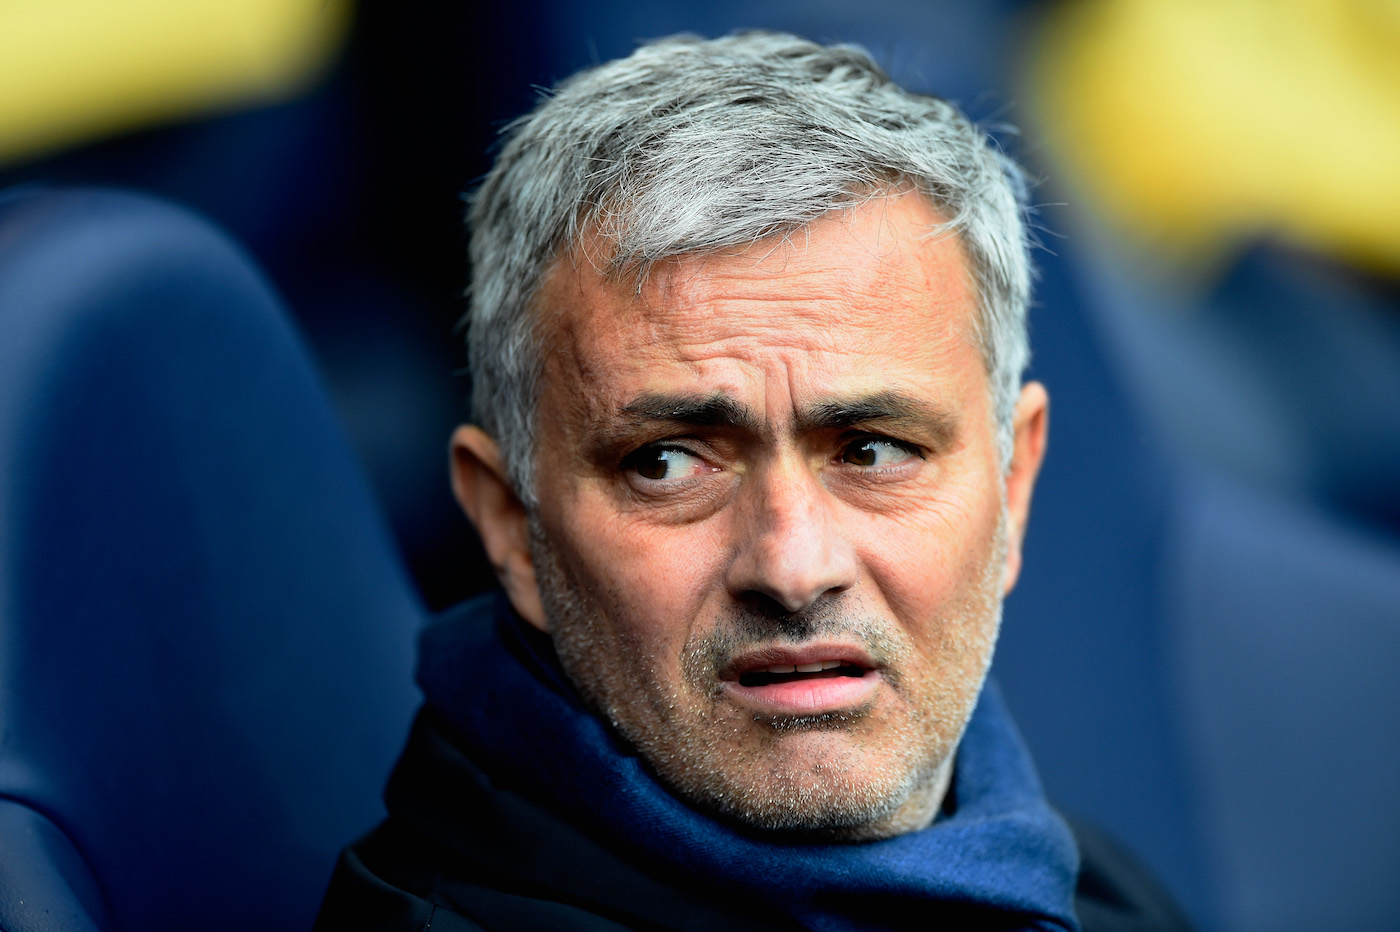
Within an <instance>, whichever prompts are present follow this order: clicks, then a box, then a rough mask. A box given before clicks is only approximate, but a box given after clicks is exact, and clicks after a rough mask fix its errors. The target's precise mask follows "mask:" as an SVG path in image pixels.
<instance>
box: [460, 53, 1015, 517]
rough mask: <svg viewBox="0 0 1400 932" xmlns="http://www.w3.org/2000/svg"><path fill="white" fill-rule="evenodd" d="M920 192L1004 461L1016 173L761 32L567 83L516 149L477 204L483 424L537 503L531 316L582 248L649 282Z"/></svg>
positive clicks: (875, 72)
mask: <svg viewBox="0 0 1400 932" xmlns="http://www.w3.org/2000/svg"><path fill="white" fill-rule="evenodd" d="M899 185H910V186H913V187H914V188H916V189H917V190H918V191H920V192H921V193H922V194H923V195H924V196H925V197H927V198H928V199H929V201H930V202H931V203H932V204H933V205H934V207H936V208H937V209H938V210H939V212H940V214H941V215H942V216H943V218H944V219H945V223H943V224H940V225H939V227H938V228H935V230H933V231H930V232H939V231H950V232H956V233H957V234H959V235H960V236H961V237H962V243H963V245H964V248H965V249H966V251H967V255H968V258H969V261H970V264H971V267H972V273H973V277H974V285H975V287H976V289H977V294H978V299H979V305H980V306H979V315H978V318H977V320H976V322H975V326H976V339H977V342H978V346H979V349H980V350H981V353H982V357H983V360H984V363H985V365H986V368H987V373H988V376H989V379H990V383H991V387H992V388H991V390H992V395H993V398H992V401H993V410H994V413H995V417H996V421H997V428H998V442H999V447H1000V453H1001V457H1002V461H1003V466H1005V465H1006V464H1007V463H1009V461H1010V453H1011V441H1012V428H1011V425H1012V417H1013V413H1014V410H1015V405H1016V399H1017V397H1018V395H1019V393H1020V385H1021V374H1022V372H1023V371H1024V369H1025V367H1026V364H1027V361H1028V358H1029V349H1028V341H1027V335H1026V306H1027V303H1028V300H1029V292H1030V272H1029V261H1028V258H1027V243H1026V234H1025V228H1024V225H1023V222H1022V212H1023V210H1024V204H1025V182H1024V178H1023V175H1022V174H1021V172H1020V170H1019V169H1018V168H1017V167H1016V165H1015V163H1013V162H1012V161H1011V160H1010V159H1009V158H1008V157H1007V156H1005V155H1004V154H1003V153H1002V152H1001V151H1000V149H998V148H997V147H996V145H995V144H994V143H993V142H991V141H990V140H989V139H988V137H987V136H986V135H985V134H984V133H983V132H982V131H981V130H979V129H978V128H977V127H975V126H974V125H973V124H972V123H971V122H970V121H969V120H968V119H967V118H966V117H965V116H963V115H962V114H961V113H960V112H959V111H958V110H957V108H956V107H954V106H953V105H952V104H950V103H948V102H946V101H944V100H941V99H939V98H936V97H930V96H927V95H923V94H913V93H910V92H908V91H905V90H903V89H902V88H900V87H899V86H897V85H896V84H894V83H893V82H892V81H891V80H890V79H889V77H888V76H886V75H885V73H884V72H883V71H882V70H881V69H880V67H879V66H878V65H876V64H875V62H874V61H873V60H871V58H870V56H869V55H868V54H867V53H866V52H865V51H863V50H862V49H859V48H856V47H853V46H847V45H836V46H821V45H817V44H815V43H813V42H809V41H807V40H805V39H800V38H798V37H796V36H791V35H785V34H780V33H770V32H750V33H743V34H737V35H732V36H729V37H726V38H722V39H714V40H708V41H707V40H703V39H699V38H696V37H692V36H677V37H673V38H669V39H662V40H660V41H656V42H652V43H649V44H646V45H643V46H642V47H641V48H639V49H637V50H636V51H635V52H634V53H633V54H632V55H630V56H629V57H627V58H623V59H619V60H617V61H612V62H608V63H607V64H604V65H600V66H598V67H595V68H591V69H588V70H585V71H581V72H579V73H578V74H575V75H574V76H573V77H571V78H568V79H567V80H565V81H564V82H562V83H561V84H559V86H558V87H557V88H556V89H555V90H554V92H553V94H552V95H550V96H547V97H545V98H544V99H543V100H542V101H541V102H540V103H539V105H538V106H536V107H535V109H534V110H533V111H532V112H531V113H529V114H528V115H526V116H524V117H522V118H521V119H519V120H517V121H516V122H515V123H513V124H511V125H510V126H509V127H507V129H506V130H505V143H504V145H503V147H502V149H501V152H500V155H499V157H498V158H497V159H496V164H495V167H494V168H493V169H492V170H491V172H490V174H488V175H487V177H486V179H485V181H484V182H483V183H482V185H481V188H480V189H479V191H478V192H477V193H476V195H475V197H474V198H473V199H472V202H471V208H470V211H469V215H468V223H469V226H470V228H471V232H472V238H471V266H472V289H471V303H470V307H469V309H468V311H467V315H466V318H465V323H466V326H467V342H468V364H469V366H470V369H471V373H472V379H473V385H472V413H473V416H474V418H475V420H476V423H477V424H478V425H480V426H481V428H482V429H483V430H485V431H486V432H487V433H489V434H491V435H492V437H494V438H495V440H496V442H497V443H498V444H499V445H500V448H501V454H502V457H503V459H504V462H505V467H506V470H507V472H508V474H509V477H510V479H511V482H512V484H513V485H514V487H515V489H516V491H517V493H518V494H519V495H520V497H521V499H522V500H523V501H524V502H525V503H526V504H527V505H529V506H533V505H534V504H535V496H534V492H535V490H534V482H533V467H534V456H533V446H534V443H533V440H534V422H535V408H536V399H537V391H538V382H539V376H540V372H541V370H542V368H543V364H544V360H543V357H542V352H541V349H540V339H539V336H538V334H537V327H536V322H537V320H538V319H539V315H538V314H537V313H536V312H535V309H534V308H533V304H534V302H535V299H536V297H537V295H538V292H539V289H540V287H541V285H542V283H543V280H544V278H545V276H546V275H547V273H548V270H549V268H550V266H551V264H552V263H553V261H554V260H555V258H556V257H557V256H559V255H561V254H562V253H564V252H567V251H568V250H569V249H571V248H573V247H574V246H575V245H577V244H578V242H579V239H580V237H581V236H583V235H585V234H591V235H596V236H599V237H602V241H603V242H604V243H605V244H606V249H607V253H608V254H607V256H606V264H607V268H606V269H600V271H606V272H608V273H610V274H614V275H622V274H631V275H636V276H638V278H637V280H638V282H639V283H640V282H641V281H642V280H643V279H644V278H645V276H646V273H647V271H648V270H649V269H650V268H651V267H652V265H654V264H655V263H657V262H659V261H661V260H664V259H668V258H672V257H676V256H680V255H683V254H687V253H703V252H707V251H713V250H718V249H723V248H727V247H734V246H744V245H748V244H750V243H754V242H757V241H759V240H762V239H765V238H767V237H770V236H775V235H783V234H787V233H791V232H792V231H794V230H797V229H800V228H801V227H803V226H805V225H807V224H809V223H811V222H812V221H814V220H816V219H818V218H819V217H821V216H823V215H824V214H827V213H829V212H831V211H838V210H843V209H846V208H850V207H853V206H855V205H857V204H859V203H861V202H863V201H865V200H868V199H869V198H871V197H876V196H880V195H881V194H884V193H888V192H889V191H891V190H892V189H893V188H895V187H897V186H899Z"/></svg>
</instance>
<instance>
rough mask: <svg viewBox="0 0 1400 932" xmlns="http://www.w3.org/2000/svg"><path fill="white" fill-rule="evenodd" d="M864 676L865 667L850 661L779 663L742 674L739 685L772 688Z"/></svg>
mask: <svg viewBox="0 0 1400 932" xmlns="http://www.w3.org/2000/svg"><path fill="white" fill-rule="evenodd" d="M864 675H865V668H864V667H862V666H860V665H859V664H857V663H854V662H852V661H848V660H821V661H814V662H812V663H798V664H791V663H787V664H782V663H777V664H772V665H770V666H767V667H763V668H760V669H753V670H746V671H744V672H743V673H740V674H739V685H740V686H748V687H756V686H772V685H775V684H779V683H800V682H803V681H805V680H820V679H836V678H838V677H855V678H860V677H862V676H864Z"/></svg>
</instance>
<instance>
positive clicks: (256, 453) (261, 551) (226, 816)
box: [0, 189, 423, 932]
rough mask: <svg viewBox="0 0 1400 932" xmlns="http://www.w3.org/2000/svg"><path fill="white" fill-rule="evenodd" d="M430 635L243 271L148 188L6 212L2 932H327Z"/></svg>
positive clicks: (364, 496)
mask: <svg viewBox="0 0 1400 932" xmlns="http://www.w3.org/2000/svg"><path fill="white" fill-rule="evenodd" d="M422 616H423V610H422V608H421V607H420V604H419V601H418V598H417V596H416V594H415V592H414V590H413V588H412V585H411V584H410V582H409V581H408V579H407V576H406V575H405V573H404V571H403V570H402V568H401V566H400V562H399V558H398V555H397V553H396V551H395V549H394V547H393V545H392V544H391V542H390V540H389V537H388V535H387V532H386V529H385V525H384V522H383V520H382V519H381V516H380V514H379V512H378V510H377V506H376V505H375V503H374V501H373V498H372V496H371V493H370V491H369V488H368V485H367V483H366V481H365V479H364V478H363V477H362V475H361V473H360V471H359V467H358V465H357V463H356V461H355V458H354V455H353V454H352V453H351V450H350V448H349V446H348V444H347V442H346V440H345V439H344V437H343V436H342V433H341V429H340V427H339V425H338V423H337V421H336V417H335V415H334V413H333V412H332V410H331V407H330V404H329V403H328V401H327V400H326V398H325V396H324V394H323V392H322V389H321V388H320V386H319V383H318V380H317V377H316V375H315V373H314V371H313V368H312V365H311V364H310V362H309V360H308V358H307V355H306V353H305V351H304V349H303V348H302V344H301V342H300V340H299V337H298V336H297V334H296V333H295V332H294V330H293V328H292V327H291V325H290V324H289V323H288V321H287V318H286V316H285V314H284V313H283V310H282V308H281V307H280V305H279V301H278V299H277V297H276V296H275V295H274V294H273V293H272V292H271V290H270V289H269V288H268V286H267V284H266V283H265V281H264V280H263V278H262V277H261V276H260V274H259V272H258V271H257V270H256V269H255V268H254V267H253V266H252V264H251V263H250V262H249V260H248V259H247V258H246V257H245V256H244V255H243V253H242V252H241V251H240V250H239V249H238V248H236V247H235V246H234V245H233V244H232V243H231V242H229V241H228V240H227V239H226V238H225V237H224V236H223V235H222V234H220V233H219V232H217V231H216V230H214V229H213V228H212V227H211V226H210V225H209V224H208V223H207V222H205V221H203V220H201V219H200V218H198V217H195V216H192V215H191V214H189V213H188V212H186V211H183V210H181V209H178V208H175V207H172V206H170V205H168V204H165V203H162V202H159V201H155V200H152V199H149V198H145V197H140V196H137V195H134V194H127V193H121V192H114V191H102V190H69V191H50V190H43V189H37V190H34V189H31V190H19V191H10V192H7V193H4V194H0V929H3V930H6V932H21V930H24V932H28V930H143V932H150V930H166V929H169V930H175V929H179V930H187V929H202V930H211V932H217V930H240V932H244V930H249V929H258V930H282V929H286V930H291V929H304V928H307V927H309V925H310V923H311V920H312V917H313V916H314V914H315V911H316V908H317V905H318V903H319V900H320V895H321V892H322V890H323V888H324V885H325V883H326V881H327V879H328V878H329V875H330V871H331V867H332V865H333V863H334V859H335V856H336V853H337V852H338V850H339V848H340V847H341V846H342V845H343V844H345V843H346V842H347V841H348V840H349V839H351V838H353V837H354V836H355V835H356V834H357V833H358V832H360V831H362V830H364V829H366V828H368V827H369V826H371V825H373V824H374V823H375V822H376V821H377V819H378V818H379V813H380V802H379V794H380V790H381V787H382V784H383V780H384V777H385V774H386V773H387V772H388V770H389V768H390V766H391V764H392V761H393V758H394V755H395V754H396V753H397V751H398V748H399V747H400V744H401V742H402V740H403V736H404V734H405V733H406V729H407V726H408V722H409V719H410V717H411V714H412V710H413V708H414V707H415V705H416V703H417V701H418V696H417V694H416V692H415V690H414V687H413V685H412V678H411V666H412V650H413V637H414V635H415V633H416V631H417V629H418V627H419V625H420V622H421V619H422Z"/></svg>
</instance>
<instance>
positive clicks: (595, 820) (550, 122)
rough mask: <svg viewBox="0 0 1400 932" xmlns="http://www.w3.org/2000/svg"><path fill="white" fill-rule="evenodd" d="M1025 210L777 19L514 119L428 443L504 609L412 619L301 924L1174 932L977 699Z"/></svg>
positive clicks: (1022, 495) (998, 599) (1031, 445)
mask: <svg viewBox="0 0 1400 932" xmlns="http://www.w3.org/2000/svg"><path fill="white" fill-rule="evenodd" d="M1023 209H1024V191H1023V184H1022V180H1021V176H1020V174H1019V172H1018V170H1017V169H1016V167H1015V166H1014V165H1013V164H1012V163H1011V162H1010V161H1009V160H1008V159H1007V158H1006V157H1005V156H1003V155H1002V154H1001V153H1000V152H999V151H998V150H997V149H996V148H995V146H993V145H990V144H989V142H988V140H987V139H986V138H985V136H984V135H983V134H982V133H981V132H980V131H979V130H977V129H976V128H975V127H974V126H973V125H972V124H970V123H969V122H968V120H967V119H966V118H965V117H963V116H962V115H961V114H960V113H959V112H958V111H957V110H956V109H955V108H954V107H952V106H951V105H950V104H948V103H946V102H944V101H942V100H939V99H936V98H933V97H927V96H923V95H918V94H911V93H908V92H906V91H904V90H902V89H901V88H899V87H897V86H896V85H894V84H893V83H892V82H891V81H890V80H889V79H888V78H887V77H886V76H885V75H884V74H883V73H882V72H881V71H880V70H879V68H878V67H877V66H876V65H875V64H874V63H873V62H872V61H871V60H870V59H869V57H868V56H866V55H865V53H863V52H861V51H860V50H858V49H853V48H849V47H843V46H836V47H823V46H819V45H815V44H813V43H810V42H807V41H805V40H801V39H798V38H796V37H793V36H787V35H779V34H772V33H749V34H743V35H736V36H732V37H729V38H725V39H719V40H715V41H702V40H699V39H695V38H685V37H682V38H674V39H668V40H664V41H660V42H655V43H652V44H648V45H645V46H643V47H642V48H640V49H639V50H638V51H636V52H635V53H634V54H633V55H631V56H630V57H628V58H626V59H623V60H620V61H615V62H611V63H608V64H605V65H602V66H600V67H597V68H594V69H591V70H589V71H585V72H583V73H580V74H578V75H575V76H574V77H572V78H570V79H568V80H567V81H565V82H563V83H562V84H561V85H560V86H559V87H558V88H556V90H555V91H554V93H553V94H552V95H551V96H550V97H548V98H547V99H546V100H544V101H543V102H542V103H541V104H540V105H539V106H538V107H537V108H536V109H535V110H534V111H533V112H532V113H531V114H529V115H528V116H526V117H525V118H523V119H522V120H520V121H518V122H517V123H516V124H514V125H513V126H512V127H510V129H509V130H508V135H507V141H506V143H505V145H504V148H503V149H502V151H501V153H500V156H499V158H498V159H497V162H496V165H495V167H494V169H493V170H492V171H491V173H490V175H489V176H488V177H487V179H486V180H485V182H484V184H483V185H482V187H481V189H480V191H479V192H478V193H477V194H476V196H475V198H474V200H473V202H472V208H471V215H470V223H471V230H472V245H471V258H472V271H473V285H472V295H471V306H470V310H469V312H468V317H467V324H468V340H469V347H470V360H471V372H472V377H473V405H474V409H473V413H474V416H475V420H476V423H475V424H474V425H471V426H464V427H462V428H460V429H459V430H458V431H457V433H456V434H455V436H454V437H453V441H452V481H453V486H454V489H455V490H456V493H457V497H458V500H459V501H460V502H461V504H462V507H463V508H464V509H465V510H466V512H467V514H468V515H469V516H470V518H471V520H472V522H473V523H474V524H475V526H476V528H477V530H478V531H479V533H480V535H481V539H482V541H483V544H484V546H485V549H486V552H487V554H488V555H489V557H490V559H491V562H492V565H493V567H494V568H495V571H496V573H497V576H498V578H499V580H500V583H501V590H502V591H501V592H499V593H496V594H494V595H491V596H488V597H485V598H483V599H480V600H476V601H473V602H470V603H467V604H466V605H464V606H461V607H459V608H458V609H457V610H455V611H453V612H451V613H449V614H448V615H447V616H446V617H444V618H443V619H442V620H440V621H439V622H437V623H436V624H434V625H433V626H432V627H431V628H430V629H429V630H428V631H427V632H426V633H425V634H424V637H423V640H422V643H421V659H420V666H419V674H418V678H419V682H420V684H421V685H422V687H423V690H424V693H425V696H426V703H425V706H424V709H423V711H422V712H421V713H420V715H419V718H418V721H417V723H416V724H415V727H414V731H413V734H412V735H411V737H410V739H409V744H408V747H407V749H406V750H405V752H404V756H403V758H402V759H401V760H400V762H399V764H398V766H397V767H396V769H395V773H394V775H393V777H392V779H391V781H390V784H389V788H388V791H387V794H386V800H387V803H388V806H389V813H390V814H389V818H388V820H387V821H386V822H385V823H384V824H383V825H381V826H380V827H379V828H378V829H376V830H375V831H374V832H373V833H371V834H370V835H368V836H366V837H365V838H364V839H362V840H361V841H360V842H358V843H357V844H355V845H354V846H352V847H351V848H349V849H347V851H346V852H345V855H344V856H343V858H342V860H341V862H340V864H339V866H338V868H337V872H336V875H335V878H334V879H333V881H332V884H331V888H330V890H329V892H328V894H327V900H326V903H325V905H324V906H323V909H322V914H321V917H320V920H319V924H318V927H319V928H322V929H332V928H384V929H427V928H429V927H431V928H432V929H434V930H441V929H483V928H484V929H519V928H550V929H556V928H558V929H621V928H645V929H653V928H680V929H770V928H804V927H805V928H817V929H856V928H860V929H873V928H914V927H919V928H925V927H930V926H939V927H945V928H959V929H961V928H978V929H981V928H989V929H991V928H995V929H1020V928H1034V929H1077V928H1080V927H1081V924H1082V927H1084V928H1133V929H1149V928H1174V927H1176V925H1175V923H1176V922H1177V919H1176V917H1175V913H1174V911H1173V909H1172V907H1171V906H1170V903H1169V902H1168V901H1166V900H1165V899H1164V898H1162V897H1160V896H1159V895H1158V894H1156V893H1155V892H1154V888H1153V887H1152V886H1151V883H1150V881H1149V880H1148V879H1147V878H1145V877H1144V876H1143V875H1141V874H1140V873H1139V872H1138V871H1136V869H1134V868H1133V867H1132V866H1131V865H1130V864H1129V863H1128V862H1125V861H1123V860H1121V859H1114V858H1109V859H1107V860H1105V859H1103V858H1102V857H1100V856H1099V854H1098V850H1099V849H1098V846H1097V845H1093V846H1089V847H1086V846H1085V845H1084V844H1083V843H1082V840H1081V844H1079V845H1076V840H1075V837H1074V835H1073V834H1071V832H1070V830H1069V829H1068V828H1067V826H1066V824H1065V823H1064V822H1063V821H1062V820H1061V818H1060V817H1059V816H1058V815H1057V814H1056V813H1055V812H1054V811H1053V810H1052V809H1051V808H1050V807H1049V805H1048V804H1047V803H1046V802H1045V800H1044V798H1043V795H1042V793H1041V791H1040V789H1039V786H1038V783H1037V781H1036V777H1035V775H1034V771H1033V768H1032V766H1031V763H1030V761H1029V759H1028V757H1027V754H1026V752H1025V749H1024V748H1023V746H1022V745H1021V743H1020V741H1019V739H1018V738H1017V736H1016V733H1015V730H1014V727H1013V726H1012V724H1011V722H1010V720H1009V718H1008V716H1007V713H1006V711H1005V709H1004V708H1003V706H1002V704H1001V702H1000V700H999V698H998V695H997V692H996V690H995V688H994V687H993V686H990V685H985V679H986V673H987V668H988V666H989V664H990V663H991V659H992V651H993V647H994V644H995V642H996V638H997V631H998V627H999V623H1000V617H1001V603H1002V598H1003V596H1004V595H1005V593H1006V592H1008V591H1009V590H1010V589H1011V587H1012V586H1013V585H1014V583H1015V581H1016V577H1017V574H1018V572H1019V569H1020V563H1021V541H1022V536H1023V534H1024V530H1025V526H1026V520H1027V516H1028V513H1029V508H1030V501H1031V492H1032V488H1033V485H1034V483H1035V477H1036V473H1037V470H1038V469H1039V466H1040V461H1041V456H1042V452H1043V450H1044V446H1045V438H1046V410H1047V398H1046V393H1045V390H1044V389H1043V388H1042V387H1041V386H1040V385H1039V384H1036V383H1027V384H1024V385H1023V384H1022V381H1021V376H1022V372H1023V370H1024V368H1025V365H1026V360H1027V355H1028V352H1027V337H1026V306H1027V303H1028V296H1029V278H1030V275H1029V269H1028V261H1027V249H1026V241H1025V232H1024V226H1023V219H1022V212H1023ZM1081 856H1082V857H1081ZM1081 861H1082V862H1083V863H1081Z"/></svg>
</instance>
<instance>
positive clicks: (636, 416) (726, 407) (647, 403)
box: [622, 392, 762, 433]
mask: <svg viewBox="0 0 1400 932" xmlns="http://www.w3.org/2000/svg"><path fill="white" fill-rule="evenodd" d="M622 415H623V417H624V418H626V419H627V420H630V421H642V422H645V421H661V422H664V423H670V424H677V425H684V426H689V427H730V428H734V429H737V430H744V431H749V432H752V433H758V432H759V431H760V430H761V429H762V425H761V423H760V421H759V419H758V417H757V416H756V415H755V414H754V412H753V411H752V410H751V409H750V408H749V407H748V406H747V405H743V404H740V403H739V402H737V401H735V400H734V399H733V398H730V397H729V396H727V395H722V394H714V395H666V394H659V393H653V392H649V393H647V394H645V395H640V396H638V397H637V398H634V399H633V400H632V401H630V402H628V403H627V404H626V405H624V406H623V408H622Z"/></svg>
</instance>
